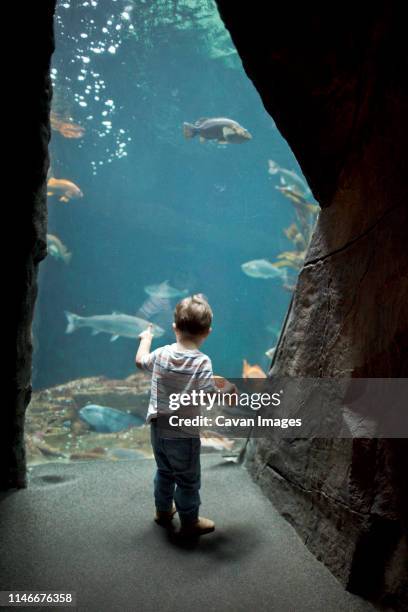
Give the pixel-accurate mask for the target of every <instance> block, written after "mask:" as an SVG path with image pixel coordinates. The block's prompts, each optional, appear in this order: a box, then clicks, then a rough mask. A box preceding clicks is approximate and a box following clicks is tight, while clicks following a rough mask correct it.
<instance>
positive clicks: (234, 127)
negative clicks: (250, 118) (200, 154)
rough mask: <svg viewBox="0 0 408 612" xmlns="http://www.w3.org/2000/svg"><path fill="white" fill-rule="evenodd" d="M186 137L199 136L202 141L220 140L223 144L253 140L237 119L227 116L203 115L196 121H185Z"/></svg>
mask: <svg viewBox="0 0 408 612" xmlns="http://www.w3.org/2000/svg"><path fill="white" fill-rule="evenodd" d="M183 133H184V136H185V138H194V136H199V137H200V141H201V142H203V141H204V140H218V142H219V143H221V144H227V143H231V144H240V143H242V142H247V141H248V140H251V138H252V136H251V134H250V133H249V132H248V130H246V129H245V128H243V127H242V125H239V123H237V122H236V121H234V120H233V119H227V117H214V118H212V119H209V118H207V117H202V118H201V119H198V120H197V121H196V122H195V123H187V122H185V123H183Z"/></svg>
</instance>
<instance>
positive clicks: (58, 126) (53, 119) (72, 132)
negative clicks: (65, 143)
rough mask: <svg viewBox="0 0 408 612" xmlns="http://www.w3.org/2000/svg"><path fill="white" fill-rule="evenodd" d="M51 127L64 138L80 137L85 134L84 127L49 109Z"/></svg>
mask: <svg viewBox="0 0 408 612" xmlns="http://www.w3.org/2000/svg"><path fill="white" fill-rule="evenodd" d="M50 123H51V128H52V129H53V130H55V131H56V132H59V133H60V134H61V135H62V136H64V138H82V136H83V135H84V134H85V128H83V127H82V126H81V125H78V124H77V123H74V122H73V121H65V120H64V119H61V117H59V116H58V115H57V114H56V113H53V112H52V111H51V115H50Z"/></svg>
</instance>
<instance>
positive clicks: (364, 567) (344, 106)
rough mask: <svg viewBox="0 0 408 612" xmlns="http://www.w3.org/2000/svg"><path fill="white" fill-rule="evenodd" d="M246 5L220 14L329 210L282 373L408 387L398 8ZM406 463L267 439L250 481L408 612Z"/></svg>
mask: <svg viewBox="0 0 408 612" xmlns="http://www.w3.org/2000/svg"><path fill="white" fill-rule="evenodd" d="M244 5H245V3H230V2H228V1H227V0H218V6H219V8H220V11H221V14H222V17H223V18H224V21H225V23H226V25H227V27H228V28H229V30H230V33H231V35H232V38H233V40H234V43H235V44H236V47H237V49H238V51H239V53H240V55H241V58H242V61H243V64H244V67H245V70H246V71H247V73H248V76H249V77H250V78H251V79H252V81H253V82H254V85H255V86H256V88H257V89H258V91H259V93H260V95H261V98H262V101H263V103H264V105H265V107H266V109H267V110H268V111H269V112H270V114H271V115H272V116H273V118H274V120H275V122H276V124H277V126H278V128H279V129H280V131H281V132H282V134H283V136H284V137H285V138H287V140H288V143H289V145H290V146H291V148H292V150H293V151H294V153H295V155H296V156H297V159H298V161H299V163H300V164H301V166H302V169H303V171H304V173H305V175H306V177H307V179H308V181H309V183H310V185H311V187H312V189H313V192H314V194H315V196H316V198H317V199H318V200H319V202H320V204H321V206H322V209H323V210H322V212H321V214H320V218H319V222H318V226H317V230H316V232H315V235H314V238H313V241H312V244H311V246H310V249H309V252H308V256H307V259H306V263H305V266H304V268H303V270H302V272H301V274H300V277H299V281H298V285H297V288H296V291H295V294H294V299H293V302H292V306H291V309H290V312H289V316H288V320H287V324H286V328H285V331H284V334H283V337H282V339H281V342H280V344H279V347H278V350H277V351H276V357H275V361H274V366H273V369H272V374H282V375H293V376H310V377H314V376H318V377H327V376H351V377H407V376H408V250H407V248H406V237H407V236H408V207H407V197H408V187H407V181H406V176H407V156H406V151H405V149H406V142H405V141H406V139H405V134H406V133H407V128H408V113H407V109H408V104H407V103H408V98H407V92H408V88H407V87H406V74H407V63H408V61H407V59H408V58H407V51H406V49H405V48H403V47H402V41H403V32H402V27H403V26H402V16H401V15H399V14H398V12H399V8H398V6H397V5H396V4H395V3H393V2H391V3H385V2H381V3H376V4H375V5H373V7H372V10H371V11H370V12H369V13H367V11H366V9H365V7H363V5H360V6H359V5H358V4H357V5H356V4H354V5H353V8H352V10H350V9H349V7H348V6H347V4H346V5H341V6H340V5H339V6H338V10H335V8H336V7H334V6H333V5H327V7H326V8H324V7H323V6H321V5H319V8H318V10H315V11H314V9H313V7H310V5H308V4H304V5H303V6H299V5H297V6H296V10H295V11H294V8H293V6H292V5H287V4H285V3H277V4H276V3H275V4H274V6H273V12H272V11H269V10H268V3H263V4H261V3H259V4H258V5H257V8H256V10H252V6H251V10H249V9H248V7H245V6H244ZM360 7H361V8H360ZM385 409H386V407H385ZM407 461H408V441H407V440H403V439H401V440H378V441H376V440H354V441H350V440H283V441H278V440H274V439H273V438H270V439H264V440H259V441H257V443H255V442H253V443H251V448H250V454H249V457H248V467H249V469H250V470H251V472H252V474H253V476H254V478H255V479H257V481H258V482H259V483H260V485H261V486H262V487H263V489H264V490H265V491H266V492H267V494H268V495H269V496H270V498H271V499H272V500H273V501H274V503H275V505H276V507H277V508H278V509H279V510H280V512H281V513H282V514H283V515H284V516H285V517H286V518H287V519H288V520H289V521H290V522H291V523H292V524H293V525H294V526H295V527H296V529H297V531H298V532H299V534H300V535H301V537H302V538H303V539H304V541H305V542H306V543H307V545H308V546H309V547H310V549H311V550H312V551H313V552H314V553H315V554H316V556H317V557H318V558H319V559H321V560H322V561H323V562H324V563H325V564H326V565H327V566H328V567H329V568H330V569H331V570H332V571H333V573H334V574H335V575H336V576H337V577H338V578H339V579H340V580H341V581H342V583H343V584H344V585H346V586H347V587H348V588H349V589H350V590H352V591H354V592H357V593H360V594H363V595H365V596H367V597H370V598H373V599H381V600H382V601H383V602H384V603H387V604H389V605H391V606H395V607H396V608H401V609H407V606H408V584H407V576H408V555H407V532H408V525H407V517H408V491H407V478H406V465H407Z"/></svg>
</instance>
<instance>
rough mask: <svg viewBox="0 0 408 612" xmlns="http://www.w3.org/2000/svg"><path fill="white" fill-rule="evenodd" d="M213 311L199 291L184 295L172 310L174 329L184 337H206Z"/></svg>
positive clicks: (209, 329)
mask: <svg viewBox="0 0 408 612" xmlns="http://www.w3.org/2000/svg"><path fill="white" fill-rule="evenodd" d="M212 318H213V313H212V310H211V308H210V305H209V303H208V302H207V300H206V299H205V297H204V296H203V295H202V294H201V293H197V294H196V295H192V296H190V297H186V298H184V299H183V300H181V302H179V303H178V304H177V306H176V308H175V310H174V329H175V331H178V332H179V333H180V334H181V335H182V336H183V337H184V338H206V337H207V336H208V334H209V333H210V331H211V323H212Z"/></svg>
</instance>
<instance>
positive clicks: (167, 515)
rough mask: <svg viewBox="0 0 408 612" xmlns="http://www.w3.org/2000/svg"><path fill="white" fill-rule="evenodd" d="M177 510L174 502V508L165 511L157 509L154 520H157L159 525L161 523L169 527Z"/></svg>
mask: <svg viewBox="0 0 408 612" xmlns="http://www.w3.org/2000/svg"><path fill="white" fill-rule="evenodd" d="M176 512H177V510H176V506H175V505H174V504H173V507H172V509H171V510H169V511H167V512H163V510H157V509H156V514H155V515H154V520H155V521H156V523H157V524H158V525H161V526H162V527H168V526H169V525H170V524H171V521H172V520H173V517H174V515H175V514H176Z"/></svg>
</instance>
